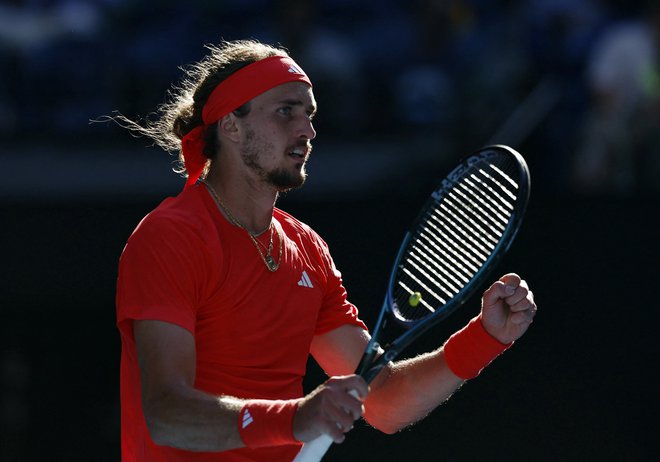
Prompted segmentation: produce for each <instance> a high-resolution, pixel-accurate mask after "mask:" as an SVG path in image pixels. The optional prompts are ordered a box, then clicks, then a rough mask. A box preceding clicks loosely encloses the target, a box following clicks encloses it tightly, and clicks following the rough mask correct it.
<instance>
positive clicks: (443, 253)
mask: <svg viewBox="0 0 660 462" xmlns="http://www.w3.org/2000/svg"><path fill="white" fill-rule="evenodd" d="M529 190H530V179H529V169H528V168H527V164H526V163H525V160H524V159H523V157H522V156H521V155H520V154H519V153H518V152H516V151H514V150H513V149H511V148H510V147H507V146H502V145H494V146H488V147H485V148H482V149H480V150H479V151H477V152H475V153H474V154H472V155H471V156H469V157H467V158H465V159H463V160H462V161H461V163H460V164H459V165H458V166H457V167H456V168H454V170H452V171H451V173H449V175H448V176H447V177H446V178H445V179H444V180H442V182H441V183H440V185H439V186H438V188H437V189H436V190H435V191H433V193H432V194H431V197H430V198H429V199H428V200H427V202H426V203H425V204H424V206H423V207H422V209H421V211H420V213H419V215H418V217H417V219H416V220H415V221H414V222H413V225H412V227H411V228H410V229H409V231H408V232H407V233H406V235H405V237H404V239H403V242H402V244H401V247H400V249H399V252H398V254H397V256H396V260H395V262H394V265H393V268H392V273H391V275H390V279H389V284H388V288H387V293H386V294H385V301H384V303H383V307H382V309H381V312H380V315H379V317H378V320H377V322H376V326H375V328H374V329H373V333H372V337H371V341H370V342H369V344H368V345H367V348H366V350H365V353H364V355H363V357H362V359H361V361H360V364H359V365H358V368H357V371H356V373H357V374H359V375H361V376H362V377H363V378H364V379H365V380H366V382H367V383H369V382H371V381H372V380H373V379H374V378H375V377H376V376H377V375H378V373H379V372H380V370H381V369H382V368H383V367H384V366H385V365H386V364H387V363H388V362H390V361H393V360H394V359H395V358H397V357H398V356H399V354H400V353H401V352H402V351H403V350H404V349H405V348H406V347H408V346H409V345H410V344H411V343H412V342H413V341H415V340H416V339H417V338H419V337H420V336H421V335H422V334H423V333H425V332H426V331H428V330H429V329H430V328H431V327H433V326H434V325H435V324H436V323H438V322H439V321H441V320H443V319H445V318H447V316H449V315H450V314H451V313H453V312H454V311H455V310H456V309H458V308H459V307H460V306H461V305H463V304H464V303H465V301H466V300H467V299H469V298H470V297H471V296H472V295H473V294H474V292H475V291H476V290H477V289H478V288H479V287H480V286H481V284H482V283H483V282H484V279H485V278H486V277H487V275H488V274H489V273H490V272H491V270H492V269H493V268H494V267H495V265H496V263H497V262H498V261H499V260H500V259H501V258H502V256H503V255H504V254H505V253H506V251H507V250H508V248H509V246H510V245H511V242H512V241H513V239H514V237H515V235H516V233H517V231H518V229H519V228H520V224H521V222H522V218H523V215H524V213H525V210H526V208H527V202H528V200H529ZM390 320H394V321H395V322H396V323H397V324H399V325H401V326H403V327H404V328H405V330H404V331H403V334H401V335H400V336H399V337H397V338H396V339H395V340H393V341H392V342H391V343H389V344H387V345H384V346H383V347H382V348H383V350H384V353H383V354H382V355H379V354H378V353H379V351H380V348H381V345H380V343H379V342H382V340H381V339H382V338H384V337H383V334H384V331H385V328H386V327H387V324H388V322H389V321H390ZM331 444H332V438H330V437H329V436H328V435H321V436H320V437H318V438H317V439H315V440H313V441H311V442H309V443H307V444H305V445H304V446H303V447H302V449H301V450H300V452H299V453H298V456H297V457H296V458H295V459H294V462H319V461H320V460H321V459H322V458H323V456H324V455H325V453H326V452H327V450H328V448H329V447H330V445H331Z"/></svg>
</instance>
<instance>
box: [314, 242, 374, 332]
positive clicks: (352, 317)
mask: <svg viewBox="0 0 660 462" xmlns="http://www.w3.org/2000/svg"><path fill="white" fill-rule="evenodd" d="M318 240H319V243H318V244H317V245H318V247H319V252H321V256H322V260H323V262H324V265H325V271H326V274H327V279H326V291H325V295H324V297H323V304H322V306H321V311H320V313H319V318H318V320H317V323H316V329H315V332H314V333H315V334H316V335H319V334H324V333H326V332H330V331H331V330H334V329H336V328H338V327H341V326H342V325H344V324H352V325H356V326H358V327H361V328H362V329H364V330H367V326H366V325H365V324H364V322H363V321H362V320H361V319H360V318H359V316H358V314H359V313H358V309H357V307H356V306H355V305H353V304H352V303H351V302H349V301H348V295H347V293H346V288H345V287H344V283H343V281H342V278H341V273H340V272H339V270H338V269H337V267H336V266H335V263H334V261H333V260H332V257H331V256H330V251H329V249H328V246H327V244H326V243H325V242H324V241H323V240H321V239H320V238H318Z"/></svg>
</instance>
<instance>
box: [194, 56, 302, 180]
mask: <svg viewBox="0 0 660 462" xmlns="http://www.w3.org/2000/svg"><path fill="white" fill-rule="evenodd" d="M288 82H304V83H306V84H307V85H309V86H310V87H311V86H312V82H311V81H310V80H309V77H307V75H306V74H305V73H304V72H303V71H302V69H300V66H298V65H297V64H296V62H295V61H294V60H293V59H291V58H289V57H288V56H270V57H268V58H265V59H262V60H260V61H256V62H254V63H251V64H248V65H247V66H245V67H243V68H241V69H239V70H238V71H236V72H234V73H233V74H231V75H230V76H229V77H227V78H226V79H225V80H223V81H222V82H220V84H218V86H217V87H215V89H214V90H213V91H212V92H211V95H210V96H209V98H208V100H207V101H206V103H205V104H204V107H203V108H202V121H203V122H204V125H200V126H198V127H195V128H194V129H192V130H191V131H190V132H188V133H187V134H186V135H185V136H184V137H183V138H182V139H181V152H182V154H183V163H184V167H185V169H186V172H187V173H188V180H187V181H186V186H185V187H186V188H187V187H189V186H191V185H194V184H195V183H196V182H197V179H198V178H199V176H200V175H201V174H202V172H203V171H204V167H205V166H206V161H207V158H206V156H204V146H205V140H204V137H205V134H206V130H207V128H208V127H209V126H210V125H212V124H214V123H216V122H217V121H219V120H220V119H222V118H223V117H224V116H226V115H227V114H229V113H230V112H232V111H234V110H236V109H238V108H239V107H241V106H242V105H244V104H245V103H247V102H248V101H250V100H252V99H253V98H255V97H256V96H259V95H260V94H262V93H264V92H266V91H268V90H270V89H271V88H274V87H276V86H278V85H282V84H284V83H288Z"/></svg>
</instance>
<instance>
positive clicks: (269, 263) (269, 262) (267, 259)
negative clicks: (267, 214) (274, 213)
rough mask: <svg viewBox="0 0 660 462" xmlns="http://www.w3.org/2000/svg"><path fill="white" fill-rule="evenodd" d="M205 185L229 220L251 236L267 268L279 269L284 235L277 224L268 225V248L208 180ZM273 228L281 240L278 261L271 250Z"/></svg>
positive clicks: (273, 270)
mask: <svg viewBox="0 0 660 462" xmlns="http://www.w3.org/2000/svg"><path fill="white" fill-rule="evenodd" d="M203 183H204V185H205V186H206V189H208V190H209V192H210V193H211V195H212V196H213V199H215V202H216V204H218V206H219V207H220V208H221V209H222V211H223V212H224V213H225V215H226V216H227V218H229V221H231V222H232V224H233V225H234V226H238V227H239V228H241V229H243V230H245V232H246V233H247V235H248V236H249V237H250V240H252V243H253V244H254V246H255V247H256V248H257V252H259V255H260V256H261V259H262V260H263V262H264V264H265V265H266V268H268V270H269V271H271V272H275V271H277V269H278V268H279V267H280V263H282V236H280V233H279V231H277V228H276V227H275V225H274V224H273V223H272V222H271V224H270V225H268V229H270V242H269V243H268V248H266V246H265V245H264V244H262V243H261V242H259V240H258V239H257V236H255V235H254V234H252V232H250V230H249V229H247V228H246V227H245V226H243V224H242V223H241V222H240V221H238V220H237V219H236V218H235V217H234V215H232V213H231V212H230V211H229V209H228V208H227V206H226V205H225V204H224V202H222V200H220V196H218V193H216V192H215V189H213V187H212V186H211V185H210V184H208V183H207V182H206V181H203ZM273 229H275V232H276V233H277V238H278V240H279V241H280V246H279V247H280V249H279V255H278V257H277V259H278V261H275V259H274V258H273V256H272V255H271V252H272V251H273ZM261 247H263V248H264V249H266V253H265V254H264V253H263V251H262V250H261Z"/></svg>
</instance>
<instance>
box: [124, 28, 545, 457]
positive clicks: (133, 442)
mask: <svg viewBox="0 0 660 462" xmlns="http://www.w3.org/2000/svg"><path fill="white" fill-rule="evenodd" d="M208 48H209V54H208V55H207V57H205V58H204V59H202V60H201V61H200V62H198V63H196V64H194V65H192V66H191V67H189V68H188V69H187V71H186V72H187V74H186V79H185V80H184V82H183V83H182V84H180V85H178V86H176V87H174V88H173V90H172V93H171V100H170V101H169V103H168V104H166V105H164V106H162V107H161V108H160V109H159V115H160V117H159V118H157V120H153V121H151V122H147V123H146V125H139V124H137V123H134V122H131V121H129V120H128V119H126V118H123V117H120V118H119V121H120V122H121V123H123V124H124V125H125V126H127V127H128V128H129V129H130V130H132V131H134V132H137V133H139V134H142V135H147V136H149V137H151V138H153V139H154V140H155V142H156V143H157V144H159V145H160V146H161V147H163V148H165V149H166V150H169V151H178V152H180V153H181V155H180V160H181V167H182V169H181V172H183V173H185V174H186V176H187V182H186V185H185V188H184V189H183V191H182V192H181V193H180V194H179V195H178V196H176V197H173V198H168V199H165V200H164V201H163V202H162V203H161V204H160V205H159V206H158V207H157V208H156V209H155V210H154V211H152V212H151V213H150V214H148V215H147V216H146V217H145V218H144V219H143V220H142V221H141V222H140V224H139V225H138V226H137V228H136V229H135V231H134V232H133V233H132V235H131V236H130V238H129V240H128V243H127V244H126V247H125V248H124V251H123V253H122V255H121V258H120V263H119V277H118V287H117V324H118V328H119V331H120V334H121V341H122V353H121V438H122V458H123V460H124V461H125V462H128V461H184V460H185V461H270V462H277V461H290V460H292V459H293V458H294V457H295V455H296V453H297V452H298V451H299V449H300V447H301V445H302V442H307V441H311V440H313V439H315V438H316V437H318V436H319V435H321V434H323V433H325V434H329V435H330V436H331V437H332V438H333V439H334V441H335V442H338V443H339V442H341V441H343V439H344V433H345V432H347V431H348V430H350V429H351V428H352V426H353V423H354V421H355V420H356V419H358V418H360V417H361V416H364V418H365V419H366V420H367V421H368V422H369V423H370V424H371V425H373V426H374V427H376V428H378V429H380V430H382V431H383V432H387V433H392V432H396V431H398V430H399V429H401V428H403V427H405V426H407V425H410V424H411V423H413V422H415V421H417V420H419V419H421V418H422V417H424V416H426V415H427V414H428V413H429V412H430V411H431V410H433V409H434V408H435V407H436V406H438V405H440V404H441V403H442V402H443V401H445V400H446V399H447V398H448V397H449V396H450V395H451V394H452V393H453V392H454V391H455V390H456V389H457V388H458V387H460V385H461V384H462V383H463V382H464V381H465V380H468V379H470V378H473V377H476V376H477V375H478V374H479V371H480V370H481V369H482V368H483V367H485V366H486V365H487V364H488V363H490V361H492V360H493V359H494V358H495V357H496V356H497V355H499V354H500V353H501V352H503V351H504V350H505V349H506V348H508V347H509V346H510V345H511V344H512V343H513V342H514V341H515V340H516V339H518V338H519V337H520V336H521V335H522V334H523V333H524V332H525V331H526V330H527V328H528V327H529V325H530V324H531V322H532V319H533V317H534V314H535V312H536V305H535V303H534V300H533V295H532V292H531V291H530V290H529V289H528V286H527V284H526V283H525V281H523V280H521V278H520V277H518V276H517V275H515V274H508V275H505V276H503V277H502V278H501V279H499V280H498V281H496V282H495V283H494V284H493V285H492V286H491V287H490V288H489V289H488V290H486V292H485V293H484V295H483V300H482V311H481V313H480V315H479V316H478V317H476V318H475V319H473V320H472V321H471V322H470V323H469V324H468V326H466V327H465V328H464V329H462V330H461V331H459V332H457V333H456V334H454V335H453V336H452V337H451V338H450V339H449V340H448V341H447V343H446V344H445V346H444V348H440V349H438V350H436V351H433V352H430V353H428V354H425V355H423V356H419V357H416V358H414V359H409V360H405V361H400V362H397V363H391V364H390V365H389V366H388V367H386V368H385V369H383V371H382V372H381V374H380V375H379V376H378V377H377V378H376V379H375V380H374V381H373V382H372V383H371V386H370V387H368V386H367V385H366V383H365V382H364V380H363V379H362V378H360V377H358V376H356V375H353V374H352V372H353V371H354V370H355V368H356V366H357V363H358V361H359V359H360V357H361V355H362V353H363V351H364V349H365V347H366V345H367V343H368V341H369V338H370V337H369V333H368V331H367V328H366V326H365V325H364V323H363V322H362V321H361V320H360V318H359V316H358V310H357V309H356V307H355V306H354V305H353V304H351V303H350V302H349V301H348V299H347V295H346V290H345V289H344V286H343V283H342V279H341V274H340V272H339V271H338V270H337V268H336V267H335V265H334V263H333V260H332V258H331V256H330V253H329V251H328V246H327V245H326V243H325V242H324V241H323V239H322V238H321V237H320V236H319V235H318V234H317V233H315V232H314V231H313V230H312V229H311V228H310V227H309V226H307V225H306V224H304V223H301V222H300V221H298V220H296V219H295V218H294V217H292V216H291V215H289V214H287V213H286V212H284V211H282V210H280V209H278V208H276V207H275V203H276V201H277V198H278V194H279V193H280V192H283V191H288V190H291V189H293V188H298V187H300V186H302V185H303V183H304V182H305V178H306V172H305V163H306V162H307V160H308V158H309V156H310V153H311V150H312V146H311V141H312V140H313V139H314V137H315V136H316V132H315V130H314V127H313V124H312V119H313V117H314V114H315V113H316V109H317V108H316V102H315V99H314V94H313V91H312V83H311V81H310V79H309V78H308V76H307V75H306V74H305V73H304V72H303V70H302V69H301V68H300V66H298V65H297V64H296V63H295V62H294V61H293V60H292V59H291V58H290V57H289V56H288V55H287V53H286V52H285V51H284V50H282V49H279V48H275V47H272V46H269V45H265V44H262V43H259V42H256V41H235V42H223V43H222V44H221V45H220V46H209V47H208ZM309 354H311V355H312V356H313V357H314V359H315V360H316V361H317V362H318V363H319V364H320V366H321V367H322V368H323V369H324V370H325V372H326V373H327V374H328V376H329V377H330V379H328V380H327V381H326V382H325V383H323V384H322V385H320V386H319V387H318V388H316V389H315V390H314V391H313V392H311V393H310V394H308V395H307V396H303V391H302V379H303V376H304V374H305V365H306V362H307V359H308V356H309ZM350 390H356V391H357V394H358V397H353V396H352V395H351V394H349V391H350Z"/></svg>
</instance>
